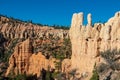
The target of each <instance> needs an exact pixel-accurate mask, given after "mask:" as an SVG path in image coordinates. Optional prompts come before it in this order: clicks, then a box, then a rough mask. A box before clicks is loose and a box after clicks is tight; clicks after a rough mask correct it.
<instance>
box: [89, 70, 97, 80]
mask: <svg viewBox="0 0 120 80" xmlns="http://www.w3.org/2000/svg"><path fill="white" fill-rule="evenodd" d="M90 80H99V75H98V72H97V70H93V75H92V77H91V78H90Z"/></svg>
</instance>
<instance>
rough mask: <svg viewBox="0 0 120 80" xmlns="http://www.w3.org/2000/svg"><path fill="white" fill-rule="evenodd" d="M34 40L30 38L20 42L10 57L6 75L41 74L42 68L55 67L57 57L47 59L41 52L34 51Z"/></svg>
mask: <svg viewBox="0 0 120 80" xmlns="http://www.w3.org/2000/svg"><path fill="white" fill-rule="evenodd" d="M32 42H33V41H32V40H31V39H30V38H28V39H27V40H25V41H24V42H21V43H18V44H17V46H16V47H15V50H14V53H13V54H12V55H11V57H10V58H9V67H8V69H7V72H6V76H8V75H9V74H11V73H13V74H15V75H17V74H28V75H29V74H33V75H37V77H39V76H40V74H41V71H42V69H44V70H48V68H49V69H54V68H55V65H54V61H55V59H53V58H50V59H46V57H45V56H44V55H42V53H41V52H38V53H33V43H32Z"/></svg>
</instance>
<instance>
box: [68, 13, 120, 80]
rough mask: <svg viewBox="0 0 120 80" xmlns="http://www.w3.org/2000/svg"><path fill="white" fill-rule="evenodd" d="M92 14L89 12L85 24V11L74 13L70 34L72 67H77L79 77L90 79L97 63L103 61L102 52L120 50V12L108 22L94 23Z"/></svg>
mask: <svg viewBox="0 0 120 80" xmlns="http://www.w3.org/2000/svg"><path fill="white" fill-rule="evenodd" d="M91 17H92V16H91V14H88V16H87V20H88V24H87V25H86V26H84V25H83V20H84V17H83V13H82V12H81V13H75V14H73V17H72V21H71V28H70V31H69V36H70V40H71V44H72V57H71V66H72V69H76V70H77V72H76V73H78V75H77V76H78V77H84V76H85V77H87V78H85V80H89V79H90V77H91V76H92V71H93V69H94V66H95V64H97V63H100V62H101V61H103V60H102V59H101V57H100V56H99V55H100V52H104V51H106V50H114V49H116V50H118V51H119V50H120V12H117V13H115V16H114V17H112V18H110V19H109V20H108V21H107V22H106V23H103V24H102V23H95V24H94V25H92V18H91Z"/></svg>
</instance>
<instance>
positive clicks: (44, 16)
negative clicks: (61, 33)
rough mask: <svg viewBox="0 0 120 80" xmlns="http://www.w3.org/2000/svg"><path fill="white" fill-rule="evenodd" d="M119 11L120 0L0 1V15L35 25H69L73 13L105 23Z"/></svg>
mask: <svg viewBox="0 0 120 80" xmlns="http://www.w3.org/2000/svg"><path fill="white" fill-rule="evenodd" d="M117 11H120V0H0V14H3V15H7V16H9V17H10V16H11V17H14V18H18V19H21V20H32V21H33V22H35V23H42V24H49V25H53V24H58V25H70V24H71V18H72V14H73V13H78V12H84V18H85V19H84V20H85V23H86V20H87V19H86V16H87V14H88V13H91V14H92V19H93V22H99V21H102V22H105V21H107V20H108V19H109V18H110V17H112V16H113V15H114V13H115V12H117Z"/></svg>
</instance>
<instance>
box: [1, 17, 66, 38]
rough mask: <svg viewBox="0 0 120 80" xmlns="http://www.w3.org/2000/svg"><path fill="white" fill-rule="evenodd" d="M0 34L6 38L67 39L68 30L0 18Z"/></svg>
mask: <svg viewBox="0 0 120 80" xmlns="http://www.w3.org/2000/svg"><path fill="white" fill-rule="evenodd" d="M0 32H1V33H2V34H3V36H4V37H6V38H10V39H13V38H24V39H27V38H28V37H34V38H50V37H51V36H52V37H53V38H57V37H59V38H68V30H63V29H54V28H53V27H48V26H40V25H37V24H32V23H27V22H22V21H19V20H14V19H11V18H6V17H3V16H0Z"/></svg>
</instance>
